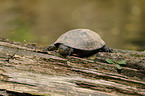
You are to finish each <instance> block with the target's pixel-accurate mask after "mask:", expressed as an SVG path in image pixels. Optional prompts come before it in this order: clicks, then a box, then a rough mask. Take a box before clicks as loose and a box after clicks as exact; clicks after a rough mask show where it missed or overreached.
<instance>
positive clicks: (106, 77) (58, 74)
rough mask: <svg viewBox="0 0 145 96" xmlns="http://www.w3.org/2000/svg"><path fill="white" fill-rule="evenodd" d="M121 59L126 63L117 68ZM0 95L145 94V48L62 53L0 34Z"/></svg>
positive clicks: (86, 95) (107, 95)
mask: <svg viewBox="0 0 145 96" xmlns="http://www.w3.org/2000/svg"><path fill="white" fill-rule="evenodd" d="M106 59H109V60H112V61H113V62H114V63H113V64H109V63H107V61H106ZM121 60H125V61H126V64H125V65H123V66H122V65H121V69H118V68H117V67H116V65H117V62H118V61H121ZM0 95H21V96H24V95H25V96H26V95H37V96H38V95H48V96H49V95H50V96H60V95H61V96H89V95H90V96H122V95H128V96H130V95H134V96H137V95H142V96H144V95H145V52H141V51H129V50H117V49H114V51H113V52H112V53H107V52H99V53H97V54H94V55H93V56H90V57H85V58H79V57H74V56H67V57H62V56H61V55H60V54H59V53H57V51H46V52H44V51H43V48H40V47H37V46H36V45H35V44H23V43H20V42H14V41H9V40H7V39H2V38H0Z"/></svg>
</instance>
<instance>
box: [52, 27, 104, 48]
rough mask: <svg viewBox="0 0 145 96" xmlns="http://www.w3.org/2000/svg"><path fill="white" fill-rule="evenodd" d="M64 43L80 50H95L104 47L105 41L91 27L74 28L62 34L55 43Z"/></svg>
mask: <svg viewBox="0 0 145 96" xmlns="http://www.w3.org/2000/svg"><path fill="white" fill-rule="evenodd" d="M59 43H60V44H61V43H62V44H64V45H67V46H69V47H72V48H75V49H80V50H95V49H99V48H101V47H103V46H104V45H105V42H104V41H103V40H102V39H101V37H100V36H99V35H98V34H97V33H96V32H93V31H91V30H89V29H74V30H70V31H68V32H66V33H64V34H62V35H61V36H60V37H59V38H58V39H57V40H56V42H55V43H54V44H59Z"/></svg>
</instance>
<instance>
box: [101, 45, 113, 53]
mask: <svg viewBox="0 0 145 96" xmlns="http://www.w3.org/2000/svg"><path fill="white" fill-rule="evenodd" d="M100 51H102V52H113V49H112V48H110V47H108V46H103V47H102V48H101V50H100Z"/></svg>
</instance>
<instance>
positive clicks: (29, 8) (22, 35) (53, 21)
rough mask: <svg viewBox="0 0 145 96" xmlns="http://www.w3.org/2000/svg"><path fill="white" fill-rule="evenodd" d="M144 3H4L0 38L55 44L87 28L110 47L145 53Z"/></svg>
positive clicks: (110, 0) (24, 0)
mask: <svg viewBox="0 0 145 96" xmlns="http://www.w3.org/2000/svg"><path fill="white" fill-rule="evenodd" d="M144 5H145V1H144V0H1V1H0V21H1V22H0V36H1V37H5V38H9V39H12V40H16V41H21V42H22V41H24V40H26V41H28V42H37V43H38V44H40V45H45V46H46V45H48V44H51V43H53V42H54V41H55V40H56V39H57V38H58V37H59V36H60V35H61V34H62V33H64V32H66V31H68V30H72V29H76V28H88V29H91V30H93V31H96V32H98V33H99V34H100V35H101V37H102V38H103V40H104V41H105V42H106V44H107V45H108V46H111V47H113V48H120V49H122V48H125V49H133V50H144V49H145V39H144V38H145V29H144V27H145V6H144Z"/></svg>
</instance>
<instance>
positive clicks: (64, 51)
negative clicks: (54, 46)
mask: <svg viewBox="0 0 145 96" xmlns="http://www.w3.org/2000/svg"><path fill="white" fill-rule="evenodd" d="M58 51H59V53H60V54H61V55H63V56H67V55H71V54H72V53H73V48H70V47H68V46H66V45H64V44H60V45H59V47H58Z"/></svg>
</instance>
